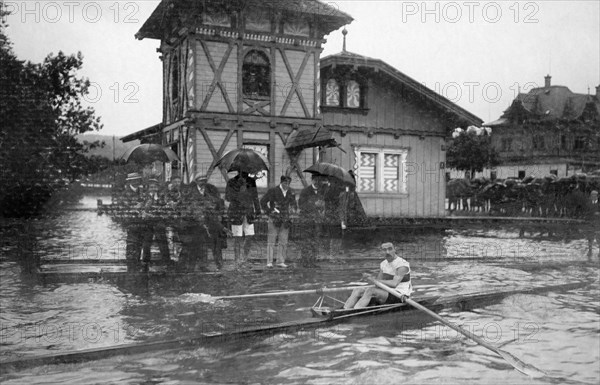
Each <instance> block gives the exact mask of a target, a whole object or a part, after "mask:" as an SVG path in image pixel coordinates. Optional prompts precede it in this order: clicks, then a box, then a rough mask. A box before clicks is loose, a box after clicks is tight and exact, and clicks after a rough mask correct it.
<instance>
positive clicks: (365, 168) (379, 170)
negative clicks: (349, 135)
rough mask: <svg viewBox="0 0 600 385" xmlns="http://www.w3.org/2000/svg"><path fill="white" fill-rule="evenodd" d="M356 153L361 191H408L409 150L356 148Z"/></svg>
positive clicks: (358, 187)
mask: <svg viewBox="0 0 600 385" xmlns="http://www.w3.org/2000/svg"><path fill="white" fill-rule="evenodd" d="M355 155H356V157H357V160H358V162H357V163H358V178H357V190H358V191H359V192H379V193H385V194H394V193H396V194H398V193H406V191H407V188H406V170H405V167H406V157H407V155H408V150H395V149H370V148H356V149H355Z"/></svg>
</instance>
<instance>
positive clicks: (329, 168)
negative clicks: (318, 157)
mask: <svg viewBox="0 0 600 385" xmlns="http://www.w3.org/2000/svg"><path fill="white" fill-rule="evenodd" d="M304 172H309V173H311V174H316V175H325V176H331V177H334V178H337V179H339V180H340V181H342V182H344V183H348V184H350V185H352V186H356V181H355V180H354V178H352V175H350V173H349V172H348V171H346V170H344V169H343V168H341V167H340V166H338V165H336V164H332V163H325V162H321V163H315V164H313V165H312V166H310V167H309V168H307V169H306V170H304Z"/></svg>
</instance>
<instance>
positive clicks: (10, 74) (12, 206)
mask: <svg viewBox="0 0 600 385" xmlns="http://www.w3.org/2000/svg"><path fill="white" fill-rule="evenodd" d="M6 15H7V13H6V10H0V117H1V118H0V165H1V166H0V216H3V217H27V216H32V215H37V214H39V213H40V212H41V210H42V209H43V207H44V204H45V203H46V202H47V201H48V200H49V199H50V198H51V197H52V196H53V195H54V194H55V193H57V192H58V191H61V190H62V189H64V188H65V187H67V186H68V185H69V184H70V182H72V181H74V180H75V179H77V178H79V177H80V176H81V175H84V174H87V173H89V172H90V171H94V170H95V171H97V170H98V169H99V168H104V167H108V165H106V164H105V163H106V162H104V161H103V160H101V159H98V158H86V156H85V155H84V154H85V153H86V152H87V151H88V150H89V149H91V148H94V147H96V146H101V145H103V144H102V143H100V142H98V141H95V142H85V141H84V142H83V143H82V142H79V141H78V140H77V139H76V136H77V135H78V134H82V133H85V132H89V131H94V130H95V131H97V130H100V129H101V128H102V124H101V122H100V117H98V116H96V112H95V111H94V109H93V108H92V107H89V106H84V105H83V103H82V99H83V96H85V95H87V93H88V90H89V86H90V81H89V80H88V79H86V78H83V77H79V76H77V71H79V70H80V69H81V68H82V66H83V55H82V54H81V52H78V53H77V54H75V55H66V54H64V53H63V52H62V51H61V52H58V54H53V53H50V54H49V55H48V56H46V58H45V59H44V61H43V62H42V63H31V62H29V61H27V62H25V61H22V60H19V59H18V58H17V57H16V55H15V53H14V52H13V48H12V43H11V41H10V39H9V38H8V36H7V34H6V27H7V23H6V19H5V16H6Z"/></svg>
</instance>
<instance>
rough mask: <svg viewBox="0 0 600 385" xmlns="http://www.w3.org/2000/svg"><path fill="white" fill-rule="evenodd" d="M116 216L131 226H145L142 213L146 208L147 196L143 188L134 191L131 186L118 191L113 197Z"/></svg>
mask: <svg viewBox="0 0 600 385" xmlns="http://www.w3.org/2000/svg"><path fill="white" fill-rule="evenodd" d="M112 200H113V205H114V207H115V215H116V216H117V217H118V218H119V219H120V220H122V221H123V222H124V223H126V224H129V225H134V224H138V225H139V224H143V222H144V221H143V220H142V212H143V211H144V206H145V196H144V193H143V190H142V188H141V187H140V188H138V190H137V191H133V190H132V189H131V188H130V187H129V185H126V186H125V187H124V188H122V189H121V190H118V191H116V192H115V193H114V194H113V197H112Z"/></svg>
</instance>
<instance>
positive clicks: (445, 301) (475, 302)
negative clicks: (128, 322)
mask: <svg viewBox="0 0 600 385" xmlns="http://www.w3.org/2000/svg"><path fill="white" fill-rule="evenodd" d="M586 285H588V284H587V283H585V282H577V283H570V284H562V285H552V286H537V287H531V288H526V289H516V290H506V291H493V292H492V291H490V292H486V293H477V294H472V295H463V296H460V295H456V296H449V297H421V298H418V295H416V296H415V297H416V300H417V301H418V302H419V303H422V304H424V306H426V307H427V308H429V309H430V310H433V311H439V310H441V309H444V308H452V307H455V308H459V309H467V308H473V307H476V306H481V305H489V304H492V303H497V302H499V301H500V300H501V299H503V298H505V297H507V296H509V295H514V294H533V293H538V292H546V291H557V290H560V291H566V290H573V289H577V288H581V287H584V286H586ZM411 309H413V308H412V307H411V306H410V305H408V304H403V303H402V304H395V305H388V306H385V307H380V308H375V309H366V310H368V311H363V312H360V311H357V312H345V313H343V312H342V313H340V312H338V313H336V312H335V310H334V311H333V316H320V317H317V318H315V317H313V318H306V319H300V320H296V321H290V322H282V323H275V324H271V325H260V326H250V327H247V328H237V329H236V330H234V331H223V332H210V333H200V334H198V335H195V336H192V337H187V338H177V339H171V340H164V341H153V342H142V343H136V344H125V345H119V346H114V347H103V348H98V349H85V350H77V351H69V352H63V353H58V354H51V355H41V356H37V357H30V358H25V359H20V360H11V361H1V362H0V374H2V373H5V372H8V371H14V370H22V369H26V368H31V367H35V366H41V365H51V364H72V363H80V362H86V361H92V360H98V359H103V358H108V357H113V356H115V355H131V354H143V353H145V352H148V351H156V350H170V349H182V348H185V347H195V346H198V345H203V344H210V343H220V342H223V341H232V340H239V339H242V338H250V337H256V336H268V335H275V334H278V333H284V332H286V333H292V332H297V331H301V330H307V329H318V328H321V327H329V326H331V325H333V324H335V323H338V322H343V321H345V320H347V319H349V318H357V317H360V316H367V315H374V314H381V313H388V312H392V311H408V310H411ZM417 313H418V312H417V311H414V312H411V313H410V314H417ZM408 314H409V313H407V315H408ZM419 315H420V314H419Z"/></svg>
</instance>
